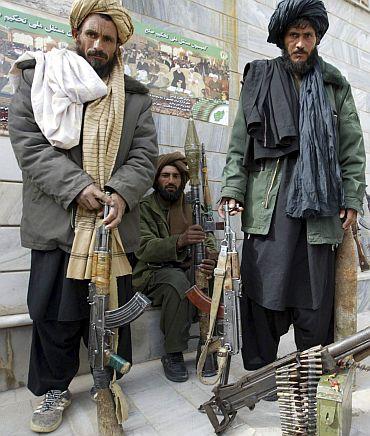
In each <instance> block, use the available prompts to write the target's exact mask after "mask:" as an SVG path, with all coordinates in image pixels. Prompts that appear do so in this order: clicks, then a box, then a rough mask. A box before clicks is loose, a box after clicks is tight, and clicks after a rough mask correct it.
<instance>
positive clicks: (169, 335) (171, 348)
mask: <svg viewBox="0 0 370 436" xmlns="http://www.w3.org/2000/svg"><path fill="white" fill-rule="evenodd" d="M190 287H191V285H190V282H189V280H188V278H187V276H186V273H185V272H184V271H183V270H182V269H180V268H171V267H163V268H161V269H159V270H158V271H155V272H154V273H153V274H152V277H151V279H150V281H149V283H148V285H147V287H146V288H145V289H144V291H143V292H144V293H145V294H146V295H147V296H148V297H149V298H150V299H151V300H152V303H153V306H161V319H160V329H161V331H162V333H163V335H164V348H165V351H166V353H177V352H180V351H184V350H186V349H187V348H188V340H189V330H190V326H191V322H192V318H193V316H194V311H195V309H194V306H193V305H192V304H191V303H190V301H189V300H188V299H187V298H186V296H185V291H186V290H187V289H189V288H190Z"/></svg>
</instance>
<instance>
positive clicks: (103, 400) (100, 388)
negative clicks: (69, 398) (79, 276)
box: [88, 194, 151, 436]
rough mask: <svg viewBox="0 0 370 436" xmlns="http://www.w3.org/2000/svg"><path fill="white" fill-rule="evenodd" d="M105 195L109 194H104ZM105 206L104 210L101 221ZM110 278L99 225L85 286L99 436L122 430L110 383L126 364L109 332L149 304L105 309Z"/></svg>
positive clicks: (105, 238) (106, 238)
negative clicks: (87, 291) (89, 278)
mask: <svg viewBox="0 0 370 436" xmlns="http://www.w3.org/2000/svg"><path fill="white" fill-rule="evenodd" d="M108 195H109V194H108ZM108 214H109V206H108V205H107V204H106V205H105V206H104V218H106V217H107V216H108ZM110 274H111V252H110V232H109V230H108V229H107V228H106V227H105V225H104V224H102V225H101V226H100V227H99V228H98V229H97V235H96V245H95V250H94V255H93V263H92V277H91V282H90V284H89V298H88V301H89V303H90V307H91V308H90V330H89V346H88V358H89V363H90V367H91V368H92V371H93V377H94V385H95V388H96V389H97V400H96V401H97V418H98V429H99V434H100V435H101V436H113V435H114V436H116V435H122V434H123V430H122V426H121V425H120V423H119V422H118V421H117V418H116V412H115V410H116V407H115V402H114V398H113V394H112V392H111V390H110V382H111V376H112V373H113V370H116V371H118V372H119V373H121V374H126V373H127V372H128V371H129V370H130V367H131V365H130V363H129V362H127V361H126V360H125V359H123V358H122V357H120V356H118V355H117V354H115V353H114V352H113V351H112V350H113V348H114V347H113V335H114V332H113V329H115V328H117V327H121V326H123V325H126V324H129V323H130V322H132V321H134V320H135V319H136V318H138V317H139V316H140V315H141V314H142V313H143V312H144V310H145V308H146V307H147V306H149V305H150V304H151V303H150V300H149V299H148V298H147V297H146V296H145V295H143V294H141V293H139V292H137V293H136V294H135V295H134V297H132V298H131V300H130V301H129V302H128V303H126V304H125V305H123V306H121V307H119V308H118V309H114V310H107V308H108V307H109V283H110Z"/></svg>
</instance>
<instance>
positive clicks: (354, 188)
mask: <svg viewBox="0 0 370 436" xmlns="http://www.w3.org/2000/svg"><path fill="white" fill-rule="evenodd" d="M320 63H321V69H322V73H323V79H324V85H325V89H326V91H327V93H328V96H329V99H330V102H331V105H332V107H333V110H334V118H335V120H336V124H337V138H338V140H337V152H338V158H339V164H340V167H341V171H342V180H343V189H344V195H345V204H346V208H350V209H355V210H357V211H359V212H360V211H362V201H363V197H364V193H365V187H366V184H365V162H366V156H365V149H364V141H363V136H362V131H361V125H360V121H359V118H358V115H357V111H356V107H355V103H354V100H353V96H352V92H351V87H350V85H349V83H348V82H347V80H346V79H345V78H344V77H343V76H342V75H341V73H340V72H339V70H338V69H337V68H335V67H334V66H332V65H330V64H328V63H326V62H324V61H323V60H322V59H321V58H320ZM249 143H250V141H249V136H248V133H247V126H246V122H245V118H244V113H243V109H242V103H241V101H240V102H239V108H238V112H237V115H236V118H235V122H234V127H233V130H232V134H231V139H230V145H229V150H228V152H227V157H226V166H225V168H224V171H223V185H222V191H221V194H222V197H230V198H235V199H236V200H238V201H239V202H241V203H242V204H243V205H244V211H243V213H242V230H243V232H245V233H251V234H258V235H266V234H267V233H268V231H269V228H270V223H271V218H272V213H273V211H274V208H275V203H276V198H277V193H278V190H279V185H280V180H281V160H280V159H267V160H266V162H265V167H264V169H263V170H262V171H261V170H257V169H256V170H255V171H254V170H253V169H252V168H250V169H249V170H248V169H247V168H246V167H245V166H244V165H243V163H244V159H245V156H248V148H249ZM342 238H343V229H342V225H341V221H340V219H339V211H338V215H336V216H333V217H319V218H309V219H307V241H308V242H309V243H310V244H338V243H341V242H342Z"/></svg>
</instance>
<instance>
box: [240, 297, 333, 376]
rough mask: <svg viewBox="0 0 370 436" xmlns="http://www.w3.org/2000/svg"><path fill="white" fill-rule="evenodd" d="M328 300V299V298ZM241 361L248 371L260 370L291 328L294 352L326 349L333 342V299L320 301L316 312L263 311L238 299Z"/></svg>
mask: <svg viewBox="0 0 370 436" xmlns="http://www.w3.org/2000/svg"><path fill="white" fill-rule="evenodd" d="M330 297H331V296H330ZM241 306H242V307H241V309H242V333H243V348H242V357H243V363H244V368H245V369H246V370H248V371H253V370H255V369H258V368H261V367H263V366H265V365H268V364H269V363H272V362H274V360H275V359H276V355H277V351H278V346H279V342H280V337H281V336H283V335H284V334H285V333H287V332H288V330H289V326H290V325H291V324H293V328H294V339H295V344H296V346H297V350H299V351H303V350H307V349H308V348H311V347H313V346H316V345H319V344H321V345H323V346H325V345H328V344H330V343H331V342H333V339H334V323H333V299H332V298H327V299H326V298H325V297H324V299H323V302H322V305H321V306H320V307H319V308H318V309H316V310H313V309H300V308H289V309H286V310H284V311H277V310H270V309H266V308H264V307H262V306H260V305H259V304H257V303H256V302H255V301H253V300H251V299H250V298H248V297H247V296H243V298H242V304H241Z"/></svg>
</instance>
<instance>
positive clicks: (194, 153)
mask: <svg viewBox="0 0 370 436" xmlns="http://www.w3.org/2000/svg"><path fill="white" fill-rule="evenodd" d="M184 148H185V156H186V160H187V164H188V167H189V178H190V190H191V191H190V196H191V203H192V210H193V224H199V225H201V226H202V228H203V231H205V232H212V231H214V230H217V229H219V226H217V225H216V223H214V221H213V220H205V219H204V215H203V212H202V196H201V189H200V188H201V182H200V157H201V150H200V143H199V139H198V135H197V132H196V130H195V125H194V120H193V119H192V118H190V119H189V124H188V130H187V132H186V140H185V147H184ZM192 255H193V266H192V276H193V283H194V285H193V287H192V288H190V289H189V290H188V291H187V292H186V296H187V298H188V299H189V300H190V301H191V302H192V303H193V304H194V305H195V306H196V307H198V309H199V335H200V339H199V348H198V351H200V350H201V347H202V345H204V343H205V341H206V339H207V332H208V325H209V315H208V313H206V312H203V311H202V307H205V306H208V305H207V302H210V298H209V291H208V280H207V278H206V276H205V275H204V274H203V273H202V272H201V271H200V269H199V265H200V264H201V263H202V260H203V259H204V258H205V257H206V251H205V246H204V244H203V243H199V244H195V245H193V246H192ZM209 306H210V305H209ZM216 372H217V371H216V368H215V364H214V359H213V356H212V355H209V356H208V357H207V361H206V364H205V366H204V374H205V375H207V376H211V375H214V374H216Z"/></svg>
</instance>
